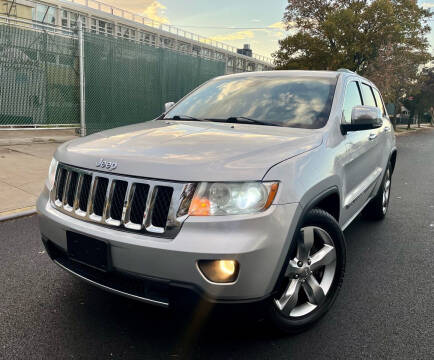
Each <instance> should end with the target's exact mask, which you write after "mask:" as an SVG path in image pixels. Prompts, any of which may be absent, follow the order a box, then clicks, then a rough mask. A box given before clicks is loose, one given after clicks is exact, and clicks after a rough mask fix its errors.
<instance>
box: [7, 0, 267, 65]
mask: <svg viewBox="0 0 434 360" xmlns="http://www.w3.org/2000/svg"><path fill="white" fill-rule="evenodd" d="M0 16H3V17H8V18H9V19H10V18H13V17H17V18H21V19H27V20H31V21H33V22H39V23H43V24H47V25H52V26H55V27H57V28H61V29H64V30H65V31H70V30H73V29H75V28H76V27H77V24H78V22H79V21H81V22H82V24H83V26H84V27H85V28H86V29H88V30H89V31H91V32H94V33H99V34H104V35H106V36H114V37H122V38H124V39H127V40H130V41H137V42H141V43H145V44H148V45H150V46H154V47H163V48H169V49H172V50H174V51H179V52H183V53H186V54H189V55H191V56H199V57H203V58H209V59H216V60H220V61H224V62H225V63H226V73H227V74H231V73H236V72H244V71H265V70H272V69H273V65H272V60H271V59H270V58H267V57H264V56H260V55H257V54H254V53H251V50H250V49H249V50H250V51H249V54H247V55H245V54H244V53H238V52H237V49H236V48H235V47H232V46H230V45H227V44H224V43H221V42H218V41H214V40H211V39H208V38H205V37H202V36H200V35H197V34H194V33H191V32H188V31H184V30H182V29H179V28H176V27H174V26H171V25H167V24H162V23H158V22H155V21H153V20H151V19H149V18H146V17H143V16H141V15H137V14H134V13H132V12H130V11H127V10H124V9H120V8H117V7H114V6H111V5H107V4H105V3H102V2H99V1H95V0H72V1H66V0H64V1H60V0H44V1H42V0H41V1H40V0H32V1H29V0H0Z"/></svg>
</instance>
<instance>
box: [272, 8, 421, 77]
mask: <svg viewBox="0 0 434 360" xmlns="http://www.w3.org/2000/svg"><path fill="white" fill-rule="evenodd" d="M429 16H430V12H429V11H428V10H425V9H423V8H421V7H419V6H418V5H417V2H416V1H412V0H374V1H368V0H341V1H336V0H288V6H287V8H286V12H285V15H284V21H285V22H286V25H287V27H288V30H292V32H293V33H292V34H291V35H289V36H288V37H287V38H285V39H283V40H281V41H280V42H279V44H280V49H279V50H278V51H277V52H276V53H274V54H273V56H274V59H275V63H276V66H277V67H278V68H279V69H327V70H336V69H338V68H342V67H343V68H347V69H350V70H352V71H356V72H358V73H362V74H363V73H365V72H367V71H368V69H369V66H370V64H371V63H372V62H375V60H376V59H377V58H378V57H379V56H380V55H381V54H382V52H384V51H386V49H388V48H389V49H390V45H391V44H393V45H399V48H400V51H404V50H405V52H407V53H411V54H412V55H413V57H414V56H417V61H418V63H419V64H420V63H424V62H426V61H428V60H429V58H430V55H429V53H428V51H427V49H428V42H427V39H426V34H427V32H428V31H429V30H430V29H429V27H428V26H427V25H424V21H425V20H426V19H427V18H428V17H429Z"/></svg>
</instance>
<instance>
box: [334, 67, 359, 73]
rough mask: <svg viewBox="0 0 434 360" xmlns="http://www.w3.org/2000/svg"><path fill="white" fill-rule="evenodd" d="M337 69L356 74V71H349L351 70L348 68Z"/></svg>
mask: <svg viewBox="0 0 434 360" xmlns="http://www.w3.org/2000/svg"><path fill="white" fill-rule="evenodd" d="M337 71H338V72H346V73H351V74H357V73H356V72H354V71H351V70H348V69H345V68H340V69H338V70H337Z"/></svg>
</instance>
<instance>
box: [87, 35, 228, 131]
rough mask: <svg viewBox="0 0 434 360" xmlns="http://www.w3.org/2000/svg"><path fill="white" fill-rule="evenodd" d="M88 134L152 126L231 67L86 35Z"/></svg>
mask: <svg viewBox="0 0 434 360" xmlns="http://www.w3.org/2000/svg"><path fill="white" fill-rule="evenodd" d="M84 54H85V59H84V64H85V77H86V81H85V82H86V91H85V94H86V128H87V134H91V133H94V132H97V131H100V130H104V129H110V128H113V127H117V126H121V125H128V124H134V123H139V122H143V121H148V120H151V119H153V118H155V117H156V116H158V115H159V114H161V113H162V111H163V106H164V103H166V102H168V101H177V100H179V99H180V98H181V97H183V96H184V95H185V94H187V93H188V92H189V91H190V90H192V89H194V88H195V87H197V86H198V85H200V84H201V83H203V82H205V81H206V80H208V79H210V78H213V77H215V76H219V75H223V74H224V73H225V66H226V65H225V63H224V62H220V61H215V60H207V59H203V58H200V57H193V56H190V55H185V54H182V53H178V52H174V51H171V50H168V49H163V48H154V47H151V46H148V45H145V44H141V43H137V42H132V41H128V40H125V39H119V38H113V37H108V36H104V35H100V34H93V33H88V32H85V34H84Z"/></svg>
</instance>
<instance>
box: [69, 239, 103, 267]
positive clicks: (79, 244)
mask: <svg viewBox="0 0 434 360" xmlns="http://www.w3.org/2000/svg"><path fill="white" fill-rule="evenodd" d="M66 240H67V252H68V257H69V258H70V259H71V260H73V261H76V262H79V263H81V264H84V265H87V266H90V267H92V268H94V269H97V270H101V271H104V272H107V271H109V270H110V268H111V262H110V247H109V245H108V244H107V243H106V242H104V241H101V240H97V239H94V238H91V237H89V236H85V235H81V234H76V233H73V232H69V231H68V232H67V233H66Z"/></svg>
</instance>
